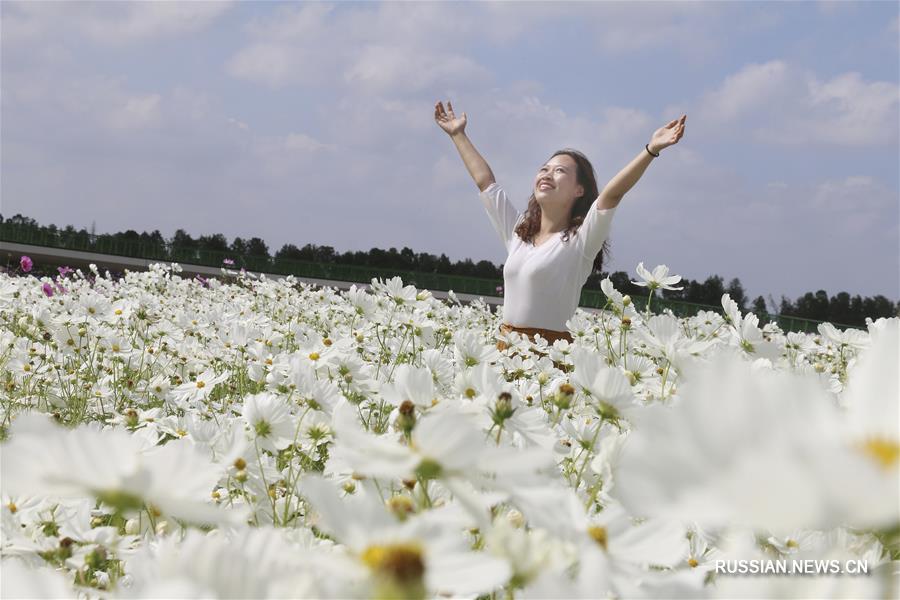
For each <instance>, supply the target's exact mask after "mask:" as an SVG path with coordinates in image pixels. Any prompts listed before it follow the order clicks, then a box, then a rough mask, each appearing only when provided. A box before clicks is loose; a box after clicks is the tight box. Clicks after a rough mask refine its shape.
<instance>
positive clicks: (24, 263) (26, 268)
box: [19, 256, 34, 273]
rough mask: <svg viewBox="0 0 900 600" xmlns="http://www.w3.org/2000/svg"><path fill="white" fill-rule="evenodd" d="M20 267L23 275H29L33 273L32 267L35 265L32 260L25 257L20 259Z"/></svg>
mask: <svg viewBox="0 0 900 600" xmlns="http://www.w3.org/2000/svg"><path fill="white" fill-rule="evenodd" d="M19 266H20V267H21V268H22V272H23V273H28V272H30V271H31V267H33V266H34V263H33V262H31V258H29V257H27V256H23V257H22V258H20V259H19Z"/></svg>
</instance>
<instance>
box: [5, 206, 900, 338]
mask: <svg viewBox="0 0 900 600" xmlns="http://www.w3.org/2000/svg"><path fill="white" fill-rule="evenodd" d="M0 223H6V224H9V225H14V226H17V227H20V228H24V229H31V230H34V231H37V232H42V233H44V234H46V235H49V236H51V237H54V238H56V239H58V240H60V241H62V240H76V241H81V242H83V245H85V246H86V245H87V244H89V243H90V242H91V241H92V240H98V241H99V240H108V241H119V242H132V243H139V244H141V245H142V246H144V247H145V248H147V249H149V250H151V251H153V250H155V251H156V252H157V253H159V254H160V255H168V253H169V251H170V250H171V249H172V248H179V249H193V250H207V251H213V252H221V253H225V254H231V255H233V256H232V258H233V259H234V260H235V261H236V262H237V263H238V264H240V260H241V258H242V257H253V258H264V259H269V260H270V261H274V262H277V261H281V260H288V261H309V262H317V263H331V264H342V265H353V266H363V267H377V268H383V269H396V270H398V271H399V270H403V271H418V272H425V273H438V274H442V275H460V276H466V277H481V278H486V279H498V280H502V279H503V266H502V265H500V266H498V265H495V264H494V263H492V262H491V261H488V260H480V261H477V262H475V261H473V260H472V259H469V258H466V259H464V260H458V261H451V260H450V259H449V258H448V257H447V255H446V254H441V255H440V256H436V255H434V254H429V253H427V252H415V251H413V250H412V249H410V248H407V247H404V248H402V249H400V250H397V249H396V248H389V249H387V250H383V249H381V248H372V249H371V250H369V251H368V252H362V251H347V252H338V251H337V250H335V249H334V248H333V247H332V246H319V245H316V244H306V245H304V246H302V247H298V246H296V245H295V244H285V245H284V246H282V247H281V249H280V250H278V251H277V252H275V254H274V255H272V254H270V251H269V247H268V245H267V244H266V243H265V241H264V240H262V239H261V238H259V237H251V238H247V239H244V238H241V237H236V238H234V239H233V240H232V241H231V242H230V243H229V241H228V238H226V237H225V236H224V235H223V234H221V233H215V234H211V235H201V236H199V237H197V238H194V237H193V236H191V235H190V234H189V233H188V232H187V231H185V230H184V229H178V230H177V231H176V232H175V235H173V236H172V238H170V239H166V238H165V237H163V235H162V234H161V233H160V232H159V230H155V231H153V232H151V233H147V232H141V233H138V232H137V231H134V230H133V229H129V230H127V231H123V232H118V233H112V234H100V235H96V236H94V235H93V234H91V233H89V232H88V231H87V230H86V229H83V228H82V229H80V230H76V229H75V228H74V227H73V226H71V225H68V226H66V227H65V228H62V229H60V228H57V227H56V226H55V225H48V226H42V225H40V224H38V223H37V221H35V220H34V219H31V218H29V217H25V216H23V215H20V214H17V215H14V216H13V217H10V218H9V219H6V220H5V221H4V219H3V215H2V214H0ZM606 277H609V279H610V281H612V283H613V285H615V287H616V289H617V290H619V291H620V292H622V293H623V294H629V295H631V296H632V297H635V298H638V297H646V295H647V289H646V288H644V287H641V286H637V285H634V284H633V283H631V276H630V275H629V274H628V273H626V272H624V271H615V272H613V273H608V272H605V271H603V272H599V273H597V272H595V273H592V274H591V275H590V276H589V277H588V280H587V282H586V283H585V287H586V288H587V289H592V290H599V289H600V282H601V281H602V280H603V279H605V278H606ZM678 286H679V287H682V288H683V289H681V290H663V291H662V297H663V298H665V299H669V300H679V301H682V302H692V303H695V304H706V305H712V306H720V305H721V301H722V295H723V294H725V293H728V294H729V295H730V296H731V298H732V300H734V301H735V302H736V303H737V305H738V307H740V309H741V311H742V312H747V311H748V310H749V311H752V312H753V313H755V314H757V315H759V316H761V317H764V316H766V315H770V314H781V315H785V316H793V317H801V318H806V319H815V320H819V321H829V322H831V323H837V324H843V325H857V326H860V325H865V319H866V317H870V318H872V319H877V318H879V317H892V316H897V315H898V314H900V302H894V301H892V300H890V299H888V298H886V297H885V296H882V295H880V294H879V295H876V296H873V297H862V296H860V295H859V294H857V295H855V296H851V295H850V294H849V293H848V292H844V291H842V292H839V293H837V294H835V295H833V296H829V295H828V293H827V292H825V290H818V291H816V292H807V293H805V294H803V295H802V296H799V297H798V298H797V299H796V300H794V301H792V300H790V299H789V298H787V297H786V296H784V295H782V296H781V298H780V299H779V300H778V301H776V300H775V299H774V298H773V297H772V296H771V295H770V296H768V297H767V298H764V297H763V296H757V297H756V298H755V299H753V300H752V301H751V300H750V298H749V297H748V296H747V294H746V292H745V291H744V288H743V286H742V285H741V281H740V279H738V278H737V277H735V278H733V279H731V280H730V281H729V282H728V284H727V285H726V284H725V280H724V279H723V278H722V277H720V276H719V275H711V276H709V277H707V278H706V280H705V281H702V282H701V281H699V280H698V281H694V280H691V279H682V281H681V282H680V283H679V284H678Z"/></svg>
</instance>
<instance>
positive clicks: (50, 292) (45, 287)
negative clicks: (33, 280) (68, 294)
mask: <svg viewBox="0 0 900 600" xmlns="http://www.w3.org/2000/svg"><path fill="white" fill-rule="evenodd" d="M41 289H42V290H44V293H45V294H46V295H47V297H48V298H50V297H52V296H53V286H52V285H50V284H49V283H45V284H44V285H42V286H41Z"/></svg>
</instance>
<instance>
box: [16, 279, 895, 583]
mask: <svg viewBox="0 0 900 600" xmlns="http://www.w3.org/2000/svg"><path fill="white" fill-rule="evenodd" d="M659 269H660V268H657V270H654V275H652V276H651V275H650V273H649V272H648V271H646V270H644V269H643V266H642V265H641V269H640V271H639V275H640V276H641V277H644V279H645V280H646V279H648V278H651V277H655V278H656V279H659V280H663V281H669V280H670V279H671V278H669V279H666V275H667V274H668V270H667V269H662V270H659ZM662 271H665V272H662ZM179 272H180V268H179V267H178V266H177V265H169V266H165V265H153V266H152V267H151V269H150V270H149V271H147V272H140V273H128V274H127V275H126V276H125V277H124V278H122V279H120V280H118V281H113V280H111V279H110V278H108V277H107V276H104V275H103V274H100V273H97V272H89V273H82V272H81V271H76V272H69V271H67V272H64V273H62V274H61V275H60V277H58V278H55V279H50V278H43V279H41V280H38V279H36V278H33V277H10V276H8V275H5V274H0V365H2V368H3V381H2V389H0V407H2V423H0V425H2V445H0V452H2V484H0V488H2V507H0V513H2V541H0V555H2V594H0V595H2V597H4V598H7V597H9V598H19V597H54V598H56V597H59V598H65V597H75V596H79V597H102V598H209V597H216V598H270V597H271V598H282V597H284V598H373V597H375V598H425V597H434V596H440V597H469V598H476V597H479V596H480V597H483V598H497V599H499V598H575V597H579V598H580V597H587V598H597V597H603V598H605V597H621V598H639V597H648V598H649V597H676V596H677V597H690V598H694V597H723V598H735V597H786V598H825V597H835V598H861V597H864V598H869V597H871V598H895V597H897V596H898V594H900V581H898V575H897V572H898V564H900V563H898V562H897V561H898V559H900V545H898V538H900V497H898V496H900V475H898V474H900V434H898V419H900V408H898V404H900V399H898V371H900V369H898V365H900V357H898V347H900V319H897V318H892V319H879V320H878V321H876V322H869V325H868V331H863V330H852V329H851V330H846V331H841V330H838V329H836V328H834V327H832V326H830V325H827V324H825V325H822V326H820V328H819V333H818V334H801V333H788V334H785V333H783V332H782V331H780V330H779V329H778V328H777V327H776V326H774V325H766V326H765V327H764V328H762V329H761V328H759V326H758V319H757V318H756V317H755V316H754V315H752V314H741V313H740V312H739V310H738V308H737V307H736V305H735V304H734V302H733V301H732V300H731V299H730V298H729V297H728V296H727V295H726V296H724V297H723V298H722V306H723V312H722V314H720V313H715V312H702V313H700V314H698V315H697V316H695V317H691V318H687V319H679V318H676V317H674V316H672V315H670V314H661V315H651V314H650V313H649V312H647V311H644V310H643V309H644V307H640V306H639V307H636V306H634V304H633V303H631V301H630V298H628V297H627V296H625V297H623V296H622V295H621V294H620V293H618V292H617V291H616V290H615V289H613V287H612V285H611V284H610V282H609V281H608V280H607V281H605V282H604V292H605V293H606V296H607V297H608V298H609V299H610V302H609V304H608V306H607V309H606V310H605V311H603V312H601V313H596V314H589V313H586V312H583V311H581V310H579V311H578V312H577V313H576V315H575V317H573V319H572V320H570V322H569V328H570V330H571V332H572V334H573V336H574V339H575V341H574V343H573V344H569V343H567V342H565V341H558V342H556V343H555V345H553V346H550V347H548V346H547V345H546V344H540V343H539V344H537V345H534V344H532V343H530V342H528V341H526V340H524V339H522V338H520V337H518V336H516V335H515V334H514V335H513V337H512V338H511V339H510V340H509V343H510V347H509V348H507V349H506V350H503V351H502V352H501V351H498V350H497V348H496V342H497V337H496V336H497V333H498V326H499V324H500V322H501V321H502V318H501V315H498V314H493V313H492V312H491V310H490V309H489V307H488V306H487V305H485V304H483V303H480V302H475V303H472V304H469V305H465V306H464V305H462V304H460V303H459V302H457V301H455V297H453V296H452V294H451V300H450V301H442V300H438V299H436V298H434V297H433V296H432V295H431V294H430V293H429V292H427V291H423V290H416V289H415V288H414V287H412V286H404V285H403V283H402V282H401V281H400V280H399V279H396V278H395V279H393V280H389V281H373V282H372V286H371V289H370V290H360V289H357V288H352V289H350V290H349V291H346V292H338V291H335V290H333V289H329V288H324V289H323V288H317V287H312V286H308V285H306V284H302V283H298V282H296V281H294V280H293V279H292V278H287V279H282V280H278V281H273V280H267V279H265V278H254V277H251V276H249V275H247V274H243V273H234V272H230V271H227V272H224V274H225V276H224V277H223V280H221V281H220V280H215V279H211V280H208V281H206V280H202V281H201V280H191V279H186V278H182V277H180V275H179ZM650 287H651V288H652V287H653V285H652V284H651V285H650ZM781 564H785V565H788V568H789V569H793V571H791V572H788V573H778V572H773V571H771V570H769V569H770V568H774V566H777V565H781ZM797 565H801V566H804V568H806V567H805V566H810V568H813V569H818V568H819V565H823V566H822V568H821V569H820V572H818V573H812V571H809V570H807V571H803V572H804V573H806V574H805V575H802V576H801V575H800V574H799V573H800V572H799V571H797V568H798V567H797ZM854 565H856V566H859V565H865V569H866V571H867V573H864V574H859V573H856V572H854V571H853V566H854ZM826 567H827V569H826ZM741 568H743V569H745V570H744V571H743V572H741V571H740V569H741ZM753 568H759V569H760V572H754V571H753V570H752V569H753Z"/></svg>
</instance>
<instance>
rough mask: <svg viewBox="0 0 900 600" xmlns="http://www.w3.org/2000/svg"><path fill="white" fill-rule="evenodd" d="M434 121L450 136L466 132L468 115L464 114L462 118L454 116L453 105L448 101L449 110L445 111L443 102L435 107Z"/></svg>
mask: <svg viewBox="0 0 900 600" xmlns="http://www.w3.org/2000/svg"><path fill="white" fill-rule="evenodd" d="M434 120H435V122H437V124H438V126H440V128H441V129H443V130H444V131H446V132H447V133H448V134H449V135H456V134H457V133H463V132H465V129H466V113H463V114H462V116H461V117H457V116H456V115H454V114H453V105H452V104H451V103H450V101H449V100H447V110H444V104H443V103H442V102H438V103H437V104H435V105H434Z"/></svg>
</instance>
